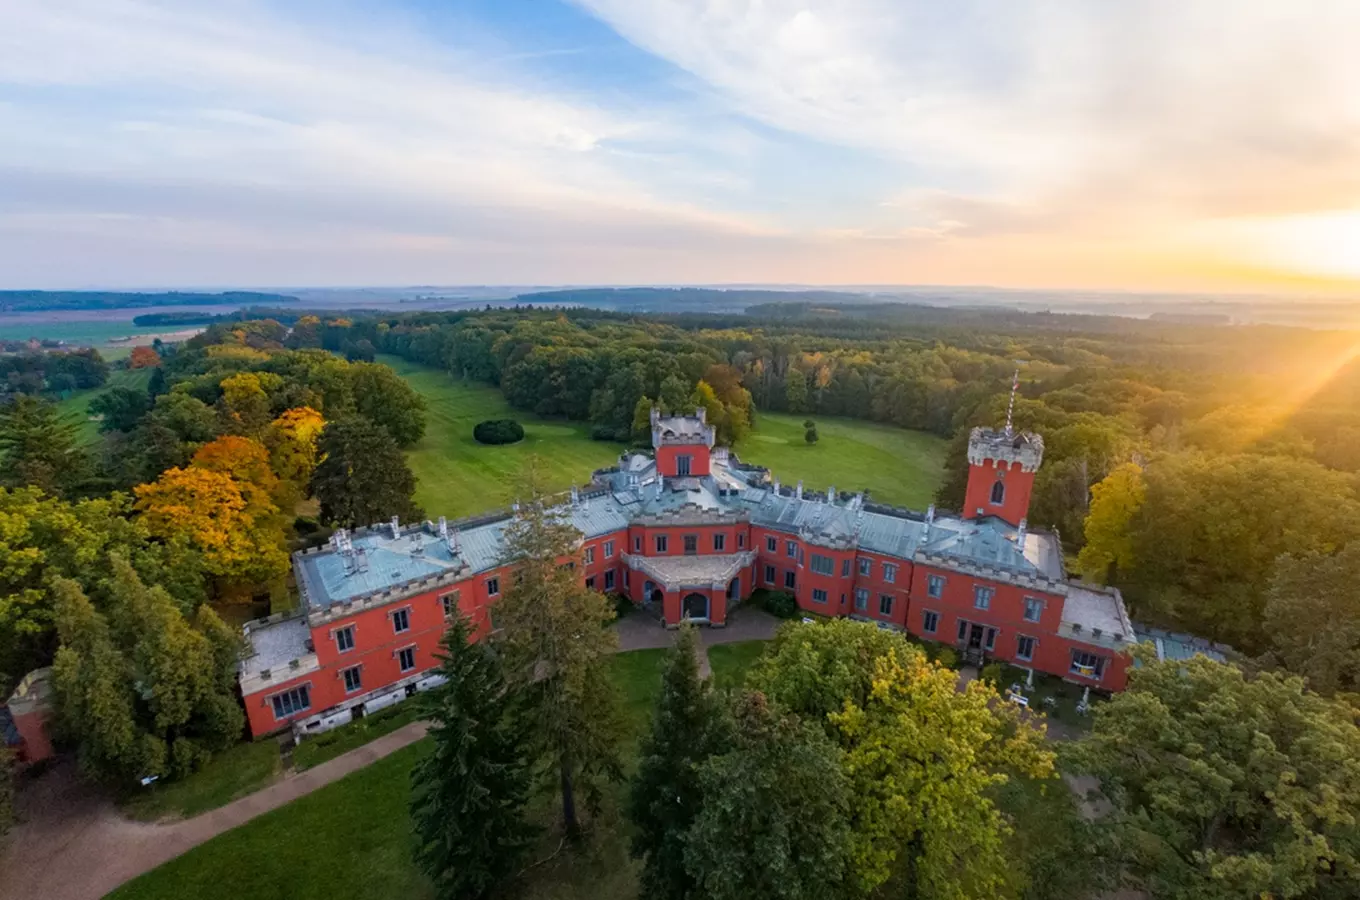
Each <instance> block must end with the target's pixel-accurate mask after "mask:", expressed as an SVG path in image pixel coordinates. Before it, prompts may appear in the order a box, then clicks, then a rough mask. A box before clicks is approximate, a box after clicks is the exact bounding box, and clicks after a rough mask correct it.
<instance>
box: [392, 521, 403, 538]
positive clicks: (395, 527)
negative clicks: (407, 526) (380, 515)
mask: <svg viewBox="0 0 1360 900" xmlns="http://www.w3.org/2000/svg"><path fill="white" fill-rule="evenodd" d="M399 537H401V522H400V521H399V520H398V519H397V517H396V516H393V517H392V540H394V541H395V540H396V539H397V538H399Z"/></svg>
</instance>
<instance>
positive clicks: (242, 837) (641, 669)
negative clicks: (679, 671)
mask: <svg viewBox="0 0 1360 900" xmlns="http://www.w3.org/2000/svg"><path fill="white" fill-rule="evenodd" d="M664 654H665V651H664V650H639V651H635V652H632V653H620V654H618V655H617V656H615V657H614V658H613V659H612V660H611V661H610V665H611V669H612V677H613V680H614V682H615V684H617V685H618V687H619V690H620V691H621V693H622V694H623V701H624V714H625V719H626V721H627V723H628V726H629V729H630V732H631V734H632V740H631V741H630V742H629V744H628V746H627V747H626V748H625V752H626V753H627V754H628V756H629V760H630V761H631V759H632V757H633V756H634V755H635V753H636V742H637V740H638V739H639V738H640V737H641V736H642V734H643V733H644V732H645V731H646V729H647V728H649V727H650V723H651V709H652V705H653V703H655V702H656V696H657V693H658V692H659V690H660V687H661V660H662V657H663V656H664ZM428 747H429V742H428V741H421V742H420V743H419V744H416V745H415V746H413V747H408V748H406V749H404V750H400V751H398V752H396V753H394V754H392V755H391V756H388V757H386V758H384V759H381V760H379V761H378V762H376V763H374V764H373V765H371V766H369V767H367V768H365V769H362V770H361V771H358V772H355V773H353V774H352V775H349V776H347V777H345V778H343V779H341V780H340V781H338V782H336V783H334V784H331V785H328V786H326V787H324V788H322V789H321V790H319V791H316V792H315V793H312V794H309V795H307V796H306V797H303V798H301V799H299V800H296V801H294V802H292V803H290V804H288V805H287V806H285V807H283V808H281V809H277V810H274V811H273V812H270V813H267V814H265V815H263V816H260V817H259V818H257V819H254V820H252V821H251V822H249V823H247V824H245V825H243V826H241V827H240V828H236V829H234V830H232V831H229V832H227V833H226V834H223V835H219V836H218V837H216V838H214V839H213V840H211V841H208V842H207V843H205V844H203V845H201V846H199V847H196V848H195V849H193V850H191V851H189V852H188V853H186V854H185V855H183V856H181V857H179V858H178V859H174V860H171V861H170V862H168V863H166V864H165V865H163V866H161V867H160V868H158V869H155V870H154V871H152V872H148V873H147V874H146V875H143V876H142V877H140V878H138V879H136V880H134V881H132V882H129V883H128V884H126V885H124V886H123V887H122V888H120V889H119V890H117V891H115V892H114V893H113V894H111V895H110V896H111V897H114V898H122V900H128V898H138V900H155V898H174V900H180V898H184V897H194V898H201V900H213V898H219V897H220V898H223V900H229V898H230V900H234V898H238V897H250V898H280V900H284V898H287V900H310V898H318V900H349V898H370V897H371V898H390V897H401V898H403V900H422V898H428V897H431V896H432V894H431V891H430V888H429V885H428V883H427V882H426V881H425V879H424V878H423V877H422V876H421V874H420V873H419V872H418V871H417V870H416V869H415V867H414V865H413V863H412V861H411V836H410V819H409V816H408V814H407V803H408V802H409V799H410V772H411V767H412V765H414V764H415V762H416V760H417V759H419V757H420V754H422V753H425V752H427V751H428ZM624 791H625V788H624V786H623V785H611V786H610V788H609V790H607V791H606V796H605V798H604V806H603V810H602V812H601V815H600V817H599V819H598V820H596V822H595V825H594V827H593V829H592V832H591V837H590V839H589V840H588V841H587V843H586V845H585V846H584V847H583V848H582V849H580V850H578V851H575V852H566V851H564V852H563V853H562V854H560V855H559V856H558V857H556V858H555V859H553V860H552V861H551V862H548V863H546V864H544V865H541V866H535V867H534V868H532V869H531V870H530V871H529V872H528V874H526V875H525V876H524V877H523V878H522V879H521V880H520V881H519V882H518V883H517V884H516V886H515V887H516V890H515V891H514V892H513V894H512V895H513V896H516V897H519V898H522V900H586V898H591V900H596V898H599V900H625V898H627V900H632V898H635V897H636V896H637V865H636V863H635V862H633V861H632V860H630V859H628V856H627V840H628V824H627V822H626V821H625V820H624V819H623V818H622V815H621V812H620V811H621V809H622V803H623V798H624ZM533 815H534V817H535V818H536V819H538V820H540V821H542V822H543V823H544V824H545V825H546V824H551V823H552V822H554V821H555V820H556V816H557V807H556V805H555V803H554V800H553V798H552V797H550V796H545V797H543V798H541V799H540V800H539V801H537V802H536V803H535V806H534V809H533ZM557 846H558V838H557V837H556V836H555V835H553V834H551V833H548V834H545V835H544V838H543V841H542V842H541V845H540V847H538V848H537V850H536V852H535V854H534V856H533V858H534V859H536V860H537V859H547V858H548V857H549V856H551V854H552V853H553V851H554V850H555V849H556V848H557Z"/></svg>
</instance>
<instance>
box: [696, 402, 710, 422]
mask: <svg viewBox="0 0 1360 900" xmlns="http://www.w3.org/2000/svg"><path fill="white" fill-rule="evenodd" d="M694 414H695V415H696V416H698V417H699V421H700V422H703V423H704V424H705V425H707V424H708V410H707V409H705V408H704V407H702V406H701V407H699V408H698V409H696V410H695V411H694Z"/></svg>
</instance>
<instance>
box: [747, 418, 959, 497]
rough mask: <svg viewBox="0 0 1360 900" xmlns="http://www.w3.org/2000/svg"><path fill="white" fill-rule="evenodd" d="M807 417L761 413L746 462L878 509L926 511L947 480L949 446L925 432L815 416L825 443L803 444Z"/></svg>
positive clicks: (786, 480) (785, 480) (749, 439)
mask: <svg viewBox="0 0 1360 900" xmlns="http://www.w3.org/2000/svg"><path fill="white" fill-rule="evenodd" d="M807 418H809V417H808V416H804V415H789V414H786V413H766V412H762V413H759V414H758V415H757V416H756V427H755V429H754V430H753V431H752V432H751V434H749V435H748V436H747V437H746V438H745V439H744V440H743V441H742V442H741V443H740V444H738V445H737V448H736V450H737V455H738V456H740V457H741V459H742V461H743V462H748V463H752V464H754V465H758V466H766V467H768V468H769V469H770V470H771V471H772V472H773V473H774V474H775V475H776V476H778V477H779V479H780V481H782V482H783V483H784V484H787V485H792V484H793V483H795V482H796V481H797V480H798V479H800V478H801V479H802V480H803V484H804V486H805V487H807V488H810V489H814V490H826V488H828V487H835V488H836V490H837V492H842V493H854V492H857V491H861V490H866V489H867V490H869V491H870V492H871V495H872V499H873V500H875V501H877V502H879V503H888V504H893V505H897V506H907V507H911V508H913V509H925V508H926V507H927V506H928V505H929V504H931V503H933V502H934V500H935V491H936V490H938V489H939V486H940V484H941V483H942V482H943V480H944V455H945V449H946V441H945V440H944V439H943V438H940V437H937V436H936V435H933V434H927V433H926V432H923V431H908V430H906V429H904V428H894V427H893V426H891V425H880V424H877V423H874V422H863V421H860V420H858V419H831V418H822V417H820V416H811V418H812V420H813V421H815V422H816V423H817V433H818V435H819V436H820V440H818V441H817V443H815V444H808V443H807V442H806V441H804V440H803V421H804V420H805V419H807Z"/></svg>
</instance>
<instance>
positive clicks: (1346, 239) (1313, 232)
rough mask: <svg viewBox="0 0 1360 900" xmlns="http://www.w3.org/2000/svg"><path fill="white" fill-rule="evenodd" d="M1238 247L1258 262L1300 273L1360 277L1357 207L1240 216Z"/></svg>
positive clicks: (1359, 215) (1359, 216)
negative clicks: (1246, 217) (1314, 211)
mask: <svg viewBox="0 0 1360 900" xmlns="http://www.w3.org/2000/svg"><path fill="white" fill-rule="evenodd" d="M1232 230H1233V231H1234V232H1236V235H1235V237H1237V238H1238V242H1239V243H1240V245H1241V248H1242V249H1244V250H1247V251H1248V252H1250V253H1251V254H1252V255H1253V256H1255V257H1257V258H1258V259H1259V260H1260V261H1262V262H1266V263H1268V264H1271V265H1274V266H1278V267H1281V268H1287V269H1291V270H1293V271H1297V272H1300V273H1303V274H1309V275H1320V276H1328V277H1334V278H1360V210H1338V211H1334V212H1320V213H1307V214H1304V215H1293V216H1278V217H1273V218H1270V219H1245V220H1244V219H1239V220H1235V221H1234V222H1233V223H1232Z"/></svg>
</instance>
